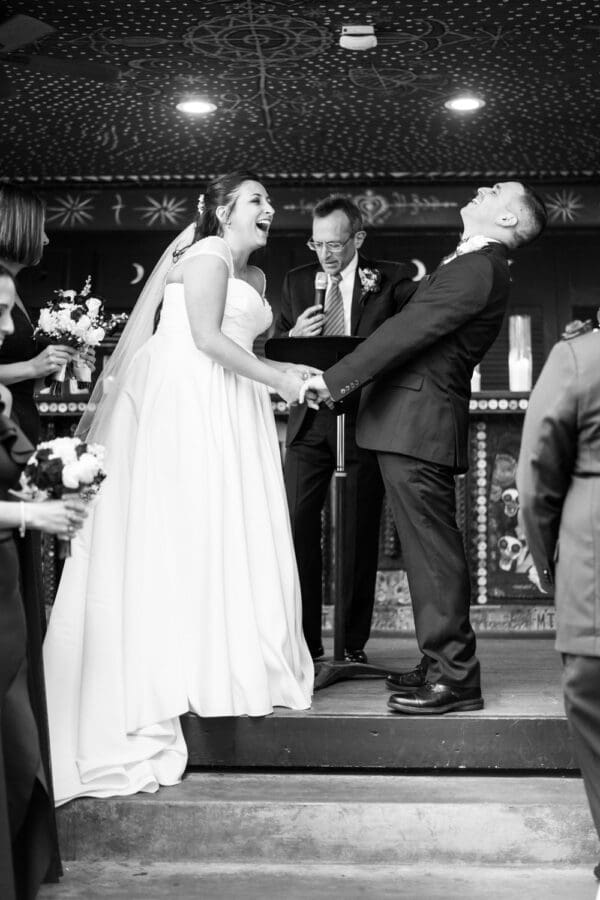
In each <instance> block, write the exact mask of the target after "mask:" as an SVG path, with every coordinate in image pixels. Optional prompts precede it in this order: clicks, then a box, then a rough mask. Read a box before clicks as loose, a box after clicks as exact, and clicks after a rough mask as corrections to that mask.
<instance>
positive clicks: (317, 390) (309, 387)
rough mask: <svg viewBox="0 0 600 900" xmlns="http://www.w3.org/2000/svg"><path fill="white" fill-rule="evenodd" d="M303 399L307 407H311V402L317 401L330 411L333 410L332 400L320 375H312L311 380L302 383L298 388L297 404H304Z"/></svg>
mask: <svg viewBox="0 0 600 900" xmlns="http://www.w3.org/2000/svg"><path fill="white" fill-rule="evenodd" d="M305 398H306V400H307V402H308V403H309V405H312V403H311V401H313V402H315V401H318V402H321V403H326V404H327V406H328V407H329V408H330V409H333V400H332V399H331V394H330V393H329V388H328V387H327V385H326V384H325V381H324V379H323V376H322V375H313V376H312V378H309V379H307V381H305V382H304V384H303V385H302V387H301V388H300V396H299V397H298V402H299V403H304V401H305Z"/></svg>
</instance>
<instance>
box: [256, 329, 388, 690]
mask: <svg viewBox="0 0 600 900" xmlns="http://www.w3.org/2000/svg"><path fill="white" fill-rule="evenodd" d="M361 340H362V338H356V337H318V338H271V339H270V340H268V341H267V343H266V344H265V354H266V356H267V357H268V358H269V359H276V360H279V361H282V362H294V363H305V364H306V365H313V366H315V368H319V369H327V368H329V366H331V365H333V364H334V363H335V362H337V361H338V360H340V359H342V358H343V357H344V356H345V355H346V354H347V353H350V352H351V351H352V350H353V349H354V348H355V347H356V346H358V344H359V343H360V342H361ZM345 427H346V416H345V415H344V413H341V414H340V415H338V417H337V432H336V468H335V473H334V477H333V504H332V506H333V528H334V534H335V541H334V560H333V598H334V618H333V660H332V661H324V662H321V663H317V665H316V666H315V691H319V690H321V689H322V688H325V687H328V686H329V685H330V684H335V682H336V681H348V680H349V679H351V678H385V677H386V676H387V675H391V674H398V673H397V672H395V671H394V670H393V669H382V668H381V667H380V666H374V665H371V664H370V663H357V662H351V661H350V660H346V659H345V658H344V652H345V647H346V598H347V596H348V593H349V592H348V585H347V583H346V582H347V572H346V566H345V560H344V555H345V546H344V535H345V511H346V478H347V473H346V462H345V454H346V448H345V435H346V432H345Z"/></svg>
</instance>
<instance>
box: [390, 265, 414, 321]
mask: <svg viewBox="0 0 600 900" xmlns="http://www.w3.org/2000/svg"><path fill="white" fill-rule="evenodd" d="M399 268H400V271H399V273H398V278H397V279H396V281H395V283H394V294H393V296H394V303H395V306H396V312H397V313H398V312H400V310H401V309H403V307H404V306H406V304H407V303H408V301H409V300H410V298H411V297H412V295H413V294H414V293H415V291H416V290H417V288H418V287H419V282H418V281H413V280H412V276H411V275H410V273H409V272H408V271H407V270H408V266H400V267H399Z"/></svg>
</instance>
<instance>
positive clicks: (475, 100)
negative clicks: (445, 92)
mask: <svg viewBox="0 0 600 900" xmlns="http://www.w3.org/2000/svg"><path fill="white" fill-rule="evenodd" d="M444 106H445V107H446V109H451V110H452V111H453V112H474V111H475V110H476V109H481V107H482V106H485V100H482V99H481V97H473V95H472V94H460V95H459V96H457V97H451V98H450V100H446V102H445V103H444Z"/></svg>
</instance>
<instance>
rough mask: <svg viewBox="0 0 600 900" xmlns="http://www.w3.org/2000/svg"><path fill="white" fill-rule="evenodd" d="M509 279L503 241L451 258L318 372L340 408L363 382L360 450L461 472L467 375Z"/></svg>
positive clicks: (495, 322)
mask: <svg viewBox="0 0 600 900" xmlns="http://www.w3.org/2000/svg"><path fill="white" fill-rule="evenodd" d="M509 285H510V276H509V269H508V262H507V259H506V248H505V247H504V245H503V244H499V243H493V244H488V245H487V246H485V247H484V248H482V249H481V250H478V251H475V252H473V253H466V254H464V255H463V256H459V257H457V258H456V259H454V260H452V261H451V262H448V263H446V264H445V265H441V266H440V267H439V268H438V269H436V271H435V272H433V273H432V274H431V275H428V276H427V277H426V278H424V279H423V280H422V281H421V282H420V284H419V287H418V288H417V290H416V292H415V293H414V294H413V296H412V297H411V299H410V300H409V301H408V303H406V304H405V305H404V306H403V308H402V309H401V311H400V312H399V313H397V315H395V316H393V317H392V318H390V319H387V321H385V322H384V323H383V324H382V325H381V326H380V327H379V328H378V329H377V331H375V332H374V333H373V334H372V335H371V336H370V337H369V339H368V340H366V341H364V342H363V343H362V344H361V345H360V346H359V347H358V348H357V349H356V350H354V352H353V353H350V354H349V355H348V356H346V357H344V359H342V360H340V362H339V363H337V364H336V365H335V366H332V367H331V368H330V369H328V370H327V371H326V372H325V382H326V384H327V387H328V388H329V390H330V392H331V395H332V397H333V399H334V400H335V401H336V402H338V403H342V407H343V406H345V405H346V403H347V402H348V401H350V400H351V399H352V397H353V395H354V394H355V392H356V391H358V390H360V389H361V388H364V390H363V391H362V396H361V400H360V408H359V412H358V421H357V429H356V439H357V443H358V444H359V445H360V446H361V447H366V448H369V449H372V450H380V451H384V452H388V453H400V454H403V455H406V456H412V457H416V458H417V459H423V460H427V461H429V462H433V463H438V464H440V465H444V466H448V467H451V468H452V469H454V471H456V472H464V471H466V470H467V468H468V429H469V398H470V395H471V389H470V381H471V375H472V371H473V367H474V366H475V365H476V364H477V363H479V362H480V360H481V359H482V357H483V356H484V354H485V353H486V351H487V350H488V349H489V347H490V346H491V344H492V343H493V342H494V340H495V339H496V337H497V335H498V332H499V331H500V327H501V325H502V320H503V317H504V314H505V311H506V304H507V300H508V293H509ZM365 385H368V386H367V387H365Z"/></svg>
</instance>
